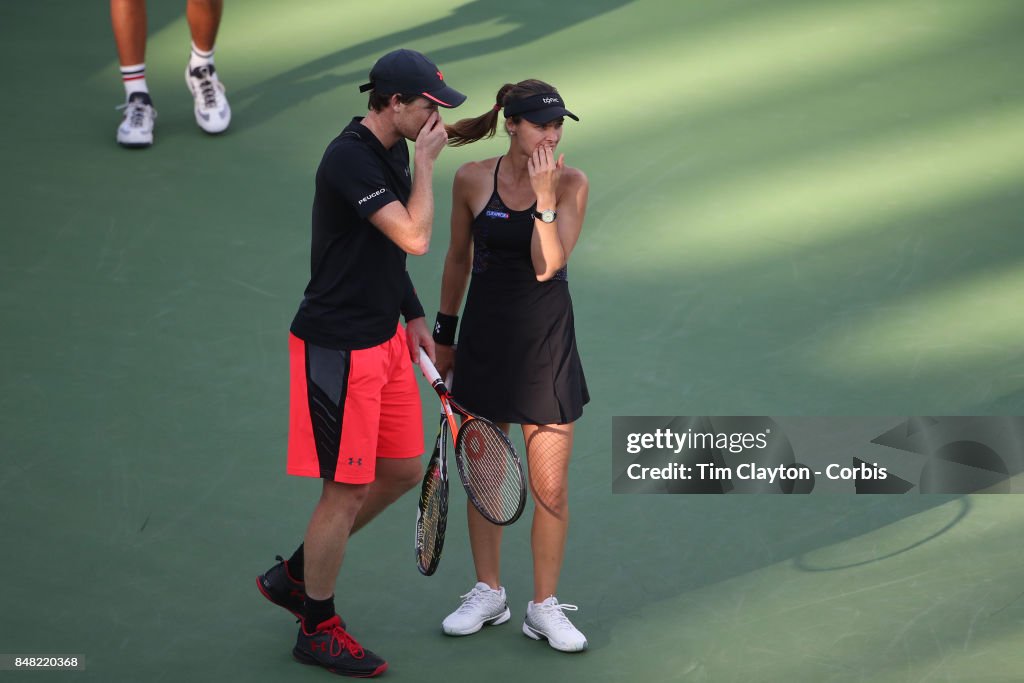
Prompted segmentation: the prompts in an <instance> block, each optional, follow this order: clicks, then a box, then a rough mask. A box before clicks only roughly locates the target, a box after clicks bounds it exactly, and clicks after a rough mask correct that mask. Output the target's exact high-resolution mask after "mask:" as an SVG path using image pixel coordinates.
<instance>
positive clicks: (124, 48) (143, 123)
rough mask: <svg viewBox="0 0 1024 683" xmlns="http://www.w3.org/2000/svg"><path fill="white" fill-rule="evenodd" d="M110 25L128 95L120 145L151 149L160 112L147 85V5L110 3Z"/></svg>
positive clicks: (128, 0)
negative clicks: (156, 108)
mask: <svg viewBox="0 0 1024 683" xmlns="http://www.w3.org/2000/svg"><path fill="white" fill-rule="evenodd" d="M110 23H111V26H112V27H113V29H114V42H115V43H116V45H117V60H118V63H119V64H120V67H121V82H122V83H123V84H124V92H125V104H124V106H123V107H121V108H122V109H124V112H125V113H124V120H123V121H122V122H121V125H120V126H118V129H117V142H118V143H119V144H121V145H122V146H124V147H149V146H150V145H152V144H153V121H154V119H156V110H154V109H153V100H152V99H150V96H149V86H148V85H147V84H146V1H145V0H110Z"/></svg>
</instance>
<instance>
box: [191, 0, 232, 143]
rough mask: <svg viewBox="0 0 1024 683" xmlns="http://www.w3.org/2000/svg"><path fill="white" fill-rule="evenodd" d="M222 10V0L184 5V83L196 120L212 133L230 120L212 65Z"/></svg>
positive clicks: (226, 125) (192, 2)
mask: <svg viewBox="0 0 1024 683" xmlns="http://www.w3.org/2000/svg"><path fill="white" fill-rule="evenodd" d="M223 13H224V1H223V0H188V4H187V5H186V8H185V15H186V17H187V19H188V27H189V30H190V31H191V33H192V52H191V55H190V57H189V62H188V67H187V68H186V69H185V83H187V84H188V89H189V92H191V93H192V98H193V100H194V101H195V108H194V109H195V117H196V123H197V124H198V125H199V127H200V128H202V129H203V130H204V131H206V132H207V133H211V134H216V133H221V132H223V131H225V130H227V127H228V124H230V123H231V107H230V106H229V105H228V100H227V97H225V95H224V85H223V84H222V83H221V82H220V79H219V78H218V76H217V69H216V67H214V65H213V53H214V49H215V45H216V42H217V31H218V30H219V29H220V20H221V16H222V15H223Z"/></svg>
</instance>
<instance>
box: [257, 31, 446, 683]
mask: <svg viewBox="0 0 1024 683" xmlns="http://www.w3.org/2000/svg"><path fill="white" fill-rule="evenodd" d="M360 91H361V92H366V91H369V92H370V96H369V112H368V113H367V115H366V117H365V118H362V117H356V118H354V119H352V122H351V123H350V124H349V125H348V126H347V127H346V128H345V130H344V131H342V133H341V134H340V135H338V137H336V138H335V139H334V140H332V141H331V143H330V144H329V145H328V146H327V150H326V151H325V152H324V156H323V159H322V160H321V162H320V167H319V168H318V169H317V173H316V193H315V195H314V198H313V240H312V259H311V276H310V280H309V284H308V286H307V287H306V291H305V296H304V298H303V300H302V303H301V305H300V306H299V310H298V313H296V315H295V318H294V320H293V321H292V325H291V334H290V339H289V354H290V359H291V360H290V363H291V392H290V395H291V399H290V421H289V430H288V431H289V436H288V467H287V470H288V473H289V474H292V475H297V476H306V477H317V478H320V479H322V480H323V489H322V493H321V495H320V500H319V502H318V504H317V506H316V509H315V510H314V511H313V515H312V518H311V519H310V522H309V526H308V528H307V530H306V536H305V540H304V543H303V544H301V545H300V546H299V547H298V549H297V550H296V551H295V552H294V553H293V554H292V556H291V557H290V558H289V559H288V560H282V559H281V558H280V557H278V560H279V562H278V563H277V564H276V565H274V566H273V567H271V568H270V569H269V570H268V571H267V572H266V573H264V574H262V575H260V576H259V577H258V578H257V582H256V584H257V587H258V588H259V589H260V592H262V593H263V595H264V596H265V597H266V598H267V599H268V600H270V601H271V602H273V603H274V604H277V605H280V606H281V607H284V608H285V609H287V610H289V611H290V612H292V613H293V614H295V615H296V616H297V617H299V621H300V628H299V634H298V639H297V642H296V645H295V648H294V649H293V650H292V654H293V655H294V657H295V658H296V659H297V660H299V661H300V662H302V663H305V664H314V665H319V666H323V667H324V668H326V669H328V670H329V671H331V672H333V673H337V674H342V675H347V676H357V677H369V676H376V675H378V674H380V673H382V672H383V671H384V670H385V669H387V666H388V665H387V662H385V661H384V660H383V659H382V658H380V657H379V656H377V655H375V654H374V653H372V652H370V651H369V650H367V649H365V648H363V647H361V646H360V645H359V643H358V642H356V640H355V639H354V638H353V637H352V636H351V635H350V634H349V633H348V632H347V630H346V626H345V623H344V622H343V621H341V619H340V617H338V615H337V614H336V613H335V609H334V585H335V582H336V580H337V577H338V572H339V570H340V568H341V562H342V558H343V556H344V553H345V547H346V545H347V542H348V538H349V536H350V535H351V534H352V533H355V532H356V531H357V530H358V529H360V528H361V527H363V526H365V525H366V524H367V523H368V522H369V521H370V520H371V519H373V518H374V517H375V516H376V515H377V514H378V513H380V512H381V511H382V510H383V509H384V508H386V507H387V506H388V505H390V504H391V503H392V502H394V501H395V500H397V499H398V498H399V497H400V496H401V495H402V494H403V493H405V492H406V491H408V490H409V489H410V488H412V487H413V486H415V485H416V484H417V483H418V482H419V479H420V477H421V466H420V459H419V456H420V455H421V454H422V452H423V422H422V412H421V406H420V398H419V390H418V388H417V386H416V380H415V377H414V375H413V369H412V366H413V360H414V359H415V358H417V357H418V355H419V350H420V347H423V348H424V349H425V350H426V352H427V354H428V355H429V356H430V357H431V358H433V357H434V342H433V340H432V339H431V335H430V332H429V331H428V330H427V326H426V323H425V321H424V317H423V307H422V306H421V305H420V302H419V300H418V298H417V297H416V292H415V290H414V289H413V286H412V281H411V280H410V278H409V274H408V272H407V271H406V269H405V260H406V254H416V255H418V254H424V253H426V251H427V248H428V246H429V244H430V233H431V227H432V224H433V219H434V196H433V188H432V175H433V170H434V161H435V159H437V156H438V155H439V154H440V152H441V150H442V149H443V148H444V146H445V143H446V142H447V140H448V136H447V134H446V132H445V127H444V123H443V122H442V120H441V116H440V113H439V112H438V107H447V108H452V107H457V106H458V105H460V104H462V102H463V101H464V100H465V99H466V97H465V95H463V94H461V93H459V92H458V91H456V90H454V89H453V88H451V87H449V86H448V85H447V84H445V82H444V77H443V75H442V74H441V71H440V70H438V68H437V66H435V65H434V64H433V63H432V62H431V61H430V60H429V59H427V58H426V57H424V56H423V55H422V54H420V53H418V52H415V51H412V50H396V51H395V52H391V53H388V54H386V55H384V56H383V57H381V58H380V59H379V60H378V61H377V63H376V64H375V65H374V67H373V70H372V71H371V72H370V82H369V83H367V84H366V85H364V86H362V87H361V88H360ZM406 140H413V141H414V142H415V145H414V146H415V150H416V152H415V156H414V157H413V158H414V168H413V173H412V174H410V171H409V149H408V145H407V144H406ZM400 313H401V315H402V316H403V317H404V318H405V321H406V329H405V330H402V327H401V325H400V324H399V314H400ZM351 588H354V589H356V590H363V589H365V588H366V587H363V586H352V587H351Z"/></svg>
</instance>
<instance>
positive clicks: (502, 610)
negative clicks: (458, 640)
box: [441, 582, 512, 636]
mask: <svg viewBox="0 0 1024 683" xmlns="http://www.w3.org/2000/svg"><path fill="white" fill-rule="evenodd" d="M511 616H512V613H511V612H510V611H509V609H508V602H506V600H505V589H504V587H502V588H499V589H498V590H494V589H493V588H491V587H490V586H488V585H487V584H486V583H483V582H479V583H477V584H476V585H475V586H473V589H472V590H470V591H469V592H468V593H466V594H465V595H463V596H462V604H461V605H459V608H458V609H457V610H455V611H454V612H452V613H451V614H449V615H448V616H447V617H445V620H444V621H443V622H442V623H441V629H442V630H443V631H444V632H445V633H447V634H448V635H450V636H468V635H469V634H471V633H476V632H477V631H479V630H480V629H481V628H483V626H484V624H490V625H491V626H497V625H498V624H504V623H505V622H506V621H508V620H509V618H510V617H511Z"/></svg>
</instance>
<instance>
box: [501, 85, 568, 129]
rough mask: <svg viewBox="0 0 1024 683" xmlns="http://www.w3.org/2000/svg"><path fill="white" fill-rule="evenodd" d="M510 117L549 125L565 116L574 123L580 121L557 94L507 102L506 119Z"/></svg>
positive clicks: (544, 94) (545, 94)
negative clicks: (550, 122)
mask: <svg viewBox="0 0 1024 683" xmlns="http://www.w3.org/2000/svg"><path fill="white" fill-rule="evenodd" d="M510 116H522V117H523V118H524V119H526V120H527V121H529V122H531V123H547V122H548V121H553V120H555V119H557V118H562V117H565V116H568V117H569V118H570V119H572V120H573V121H579V120H580V119H579V117H578V116H576V114H573V113H572V112H571V111H569V110H568V109H566V108H565V102H564V101H563V100H562V96H561V95H559V94H558V93H556V92H544V93H539V94H537V95H530V96H528V97H523V98H521V99H516V100H512V101H510V102H505V118H506V119H507V118H509V117H510Z"/></svg>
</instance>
